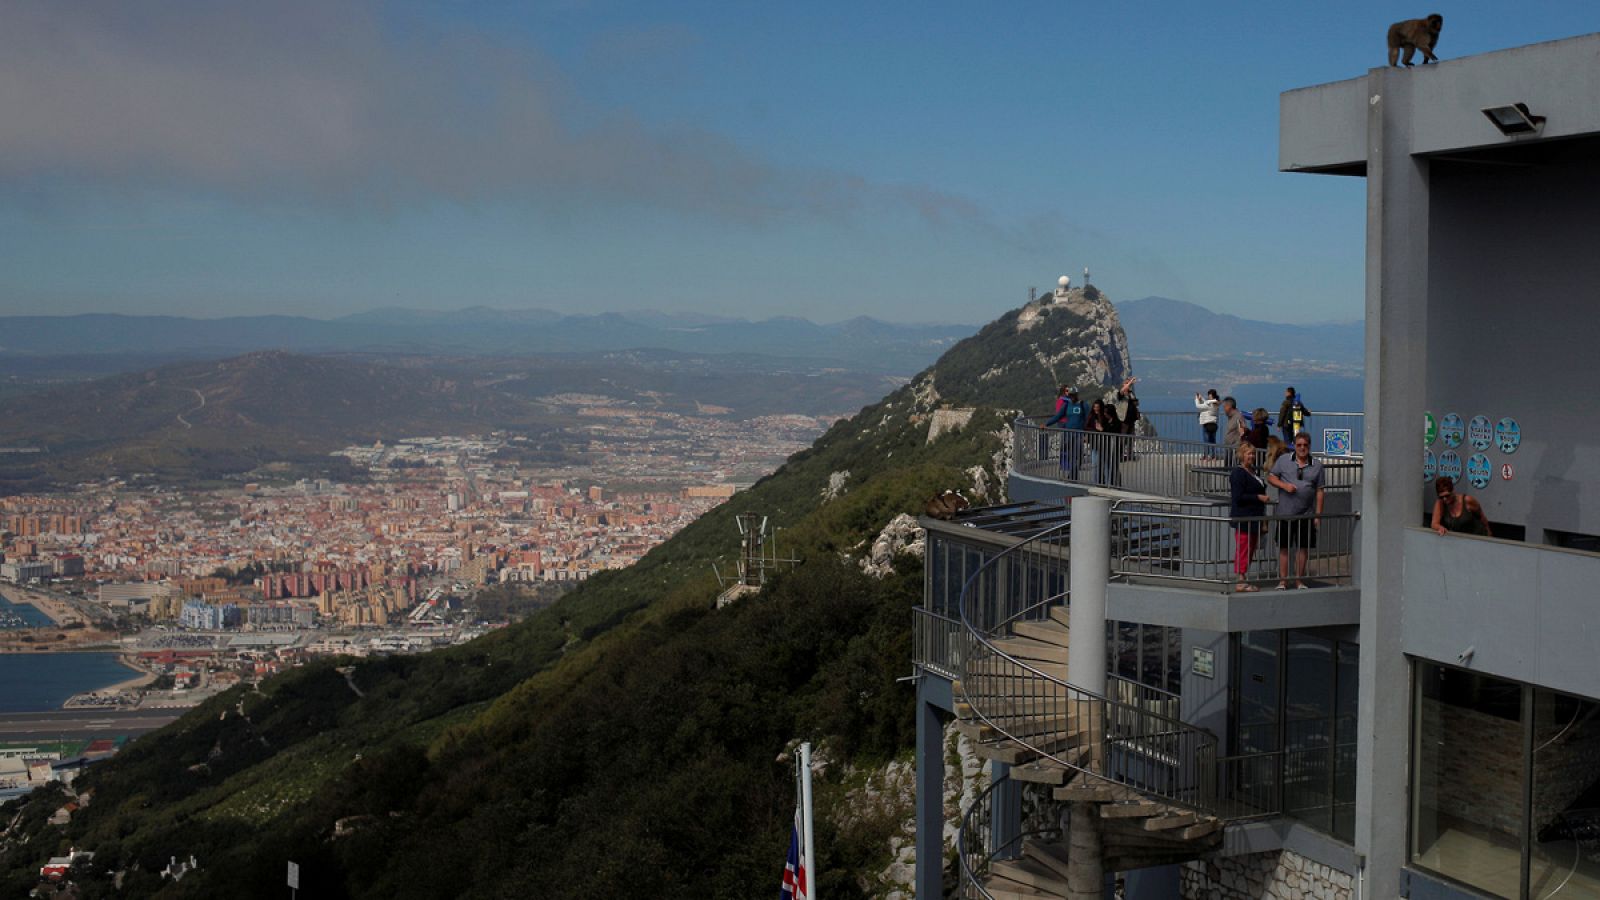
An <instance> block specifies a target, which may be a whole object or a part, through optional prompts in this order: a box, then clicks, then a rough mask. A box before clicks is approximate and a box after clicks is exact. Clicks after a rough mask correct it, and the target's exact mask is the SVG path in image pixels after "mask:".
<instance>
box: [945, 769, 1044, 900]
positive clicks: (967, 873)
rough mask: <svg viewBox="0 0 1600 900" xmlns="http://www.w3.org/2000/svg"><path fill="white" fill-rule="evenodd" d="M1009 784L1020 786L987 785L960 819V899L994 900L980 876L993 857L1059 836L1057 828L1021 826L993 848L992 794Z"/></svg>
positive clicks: (1005, 780) (1000, 782) (1008, 781)
mask: <svg viewBox="0 0 1600 900" xmlns="http://www.w3.org/2000/svg"><path fill="white" fill-rule="evenodd" d="M1010 784H1020V783H1019V782H1014V781H1012V780H1011V779H1009V778H1001V779H1000V780H998V781H993V782H990V784H989V786H988V787H986V788H984V789H983V793H981V794H979V795H978V797H977V799H976V800H973V801H972V805H971V806H968V807H967V808H966V810H965V811H964V812H963V813H962V815H961V827H960V828H958V829H956V860H957V862H958V864H959V866H960V868H961V886H962V891H961V895H962V896H963V897H965V898H967V900H994V895H993V894H991V893H989V891H988V889H987V888H985V887H984V886H983V876H984V875H986V874H988V871H989V864H990V863H991V862H993V861H994V859H995V858H996V857H998V856H1001V855H1002V854H1005V853H1008V852H1010V851H1011V850H1012V849H1013V848H1018V847H1021V846H1022V842H1023V841H1025V840H1027V839H1028V838H1031V837H1038V836H1041V835H1050V834H1055V835H1059V834H1060V833H1061V826H1060V825H1053V826H1052V825H1043V824H1038V825H1036V826H1035V827H1028V826H1027V825H1026V824H1024V826H1023V827H1021V828H1018V829H1017V833H1016V834H1014V835H1011V836H1009V837H1007V838H1006V839H1005V840H1003V841H1001V842H999V843H998V844H996V843H995V841H994V828H993V823H994V792H995V790H996V789H997V788H1000V787H1004V786H1007V785H1010ZM1022 787H1024V788H1025V787H1027V785H1022ZM1040 808H1042V807H1041V806H1039V805H1036V806H1035V809H1040Z"/></svg>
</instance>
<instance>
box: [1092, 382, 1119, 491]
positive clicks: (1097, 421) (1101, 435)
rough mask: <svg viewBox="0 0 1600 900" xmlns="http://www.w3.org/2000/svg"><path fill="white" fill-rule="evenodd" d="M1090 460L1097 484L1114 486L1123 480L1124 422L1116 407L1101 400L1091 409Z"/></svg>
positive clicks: (1095, 402)
mask: <svg viewBox="0 0 1600 900" xmlns="http://www.w3.org/2000/svg"><path fill="white" fill-rule="evenodd" d="M1086 428H1087V430H1088V431H1089V433H1090V436H1089V459H1090V460H1091V461H1092V463H1093V465H1094V480H1095V483H1096V484H1107V485H1113V484H1116V483H1117V482H1118V481H1120V480H1121V469H1122V466H1121V464H1120V463H1121V458H1122V448H1121V446H1120V444H1121V442H1122V440H1123V438H1121V437H1119V435H1121V434H1122V422H1121V421H1120V420H1119V419H1118V418H1117V410H1116V407H1114V406H1112V405H1111V404H1109V403H1106V402H1104V401H1101V400H1096V401H1094V405H1093V406H1091V407H1090V408H1089V423H1088V425H1087V426H1086Z"/></svg>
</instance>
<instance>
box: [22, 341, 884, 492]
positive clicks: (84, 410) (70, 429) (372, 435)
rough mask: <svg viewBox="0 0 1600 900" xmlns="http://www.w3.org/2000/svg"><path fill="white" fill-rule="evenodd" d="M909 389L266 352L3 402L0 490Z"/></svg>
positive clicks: (729, 368)
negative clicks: (553, 399)
mask: <svg viewBox="0 0 1600 900" xmlns="http://www.w3.org/2000/svg"><path fill="white" fill-rule="evenodd" d="M898 383H900V380H899V379H893V378H890V377H888V376H881V375H880V376H869V375H863V374H861V373H860V372H843V371H820V372H819V371H814V370H793V369H784V368H783V367H780V366H776V365H774V363H773V361H772V360H771V359H769V358H750V357H741V356H733V355H701V356H695V355H689V354H680V353H671V352H668V351H614V352H606V353H589V354H567V355H562V356H557V357H440V356H395V355H389V354H384V355H375V354H349V355H333V354H324V355H318V356H310V355H304V354H292V353H285V352H282V351H260V352H256V353H249V354H245V355H243V356H237V357H231V358H227V359H220V360H204V361H192V360H191V361H187V362H181V363H176V364H172V365H167V366H161V367H158V368H151V369H145V370H143V371H137V372H131V373H124V374H117V375H110V376H106V377H101V378H95V379H93V380H88V381H80V382H73V383H68V384H58V385H55V386H50V387H44V388H40V389H38V390H34V391H31V392H27V393H20V394H18V395H16V396H12V397H5V398H0V447H31V448H38V449H39V450H41V451H42V452H40V453H25V454H24V453H13V454H6V455H3V456H0V495H5V494H8V493H17V492H20V491H25V490H37V489H43V488H47V487H51V486H59V485H62V484H70V483H73V482H75V481H80V480H87V479H95V478H101V477H104V476H106V475H113V474H115V475H122V476H127V475H129V474H131V473H150V474H153V475H155V476H157V477H159V478H161V479H163V480H166V481H173V482H179V483H182V482H187V481H193V480H195V479H209V478H217V477H222V476H226V475H232V474H237V473H239V472H244V471H248V470H251V469H254V468H256V467H259V466H261V465H263V464H266V463H273V462H298V463H305V464H312V465H322V466H329V465H334V464H335V462H336V461H334V462H330V460H329V459H328V456H327V454H328V453H329V452H330V451H332V450H335V449H337V448H339V447H342V446H345V445H347V444H350V443H367V442H371V441H374V440H380V439H381V440H394V439H397V438H402V437H409V436H416V435H429V434H461V433H472V432H479V431H488V430H493V429H499V428H507V429H513V430H516V431H518V432H520V433H524V434H537V433H542V432H550V431H556V430H559V429H560V428H561V427H563V426H564V425H565V424H570V423H568V422H567V417H566V415H565V414H564V413H562V412H560V411H559V410H558V409H557V408H555V407H553V406H552V405H551V404H550V403H549V402H547V401H546V399H545V398H548V397H550V396H551V395H556V394H565V393H580V394H600V395H605V396H607V397H610V398H613V399H614V400H615V401H616V402H617V403H618V404H620V405H621V406H623V407H632V408H637V409H649V410H655V411H660V412H675V413H689V414H694V413H699V414H702V415H704V414H707V413H706V412H704V410H705V409H706V408H708V407H709V408H715V409H718V410H723V411H725V414H726V415H729V416H730V417H733V418H741V419H742V418H747V417H752V416H761V415H769V414H775V413H801V414H807V415H819V414H837V413H846V412H850V411H852V410H855V409H859V408H860V407H861V406H863V405H864V404H866V403H870V402H872V400H873V399H875V398H876V397H879V396H881V395H882V393H883V392H884V391H885V390H888V389H889V388H891V387H893V386H895V385H896V384H898Z"/></svg>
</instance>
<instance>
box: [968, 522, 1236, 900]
mask: <svg viewBox="0 0 1600 900" xmlns="http://www.w3.org/2000/svg"><path fill="white" fill-rule="evenodd" d="M1069 529H1070V523H1068V524H1063V525H1059V526H1057V527H1055V528H1052V529H1050V530H1048V531H1045V532H1043V533H1041V534H1039V535H1036V536H1034V537H1032V538H1030V539H1029V540H1027V541H1024V542H1022V543H1021V544H1018V545H1016V546H1013V547H1011V548H1010V549H1008V550H1006V551H1004V552H1002V553H1000V554H998V555H997V556H996V557H994V558H993V559H991V560H990V561H989V562H988V563H987V564H985V565H984V566H983V567H981V568H980V569H979V570H978V571H977V572H976V573H974V574H973V575H972V576H971V577H970V578H969V580H968V581H967V583H966V585H965V586H964V588H963V590H962V597H961V620H962V624H963V626H964V635H963V639H964V641H965V644H964V647H963V652H962V659H961V666H960V678H959V680H957V681H956V682H955V684H954V685H953V688H954V697H955V705H956V713H957V716H958V723H957V728H959V729H960V730H961V731H962V732H963V733H964V734H966V735H967V736H968V737H969V738H971V739H972V740H973V741H974V743H975V745H976V749H977V752H978V754H979V755H981V756H983V757H985V758H988V759H990V760H995V761H999V762H1003V763H1006V764H1007V765H1008V766H1009V767H1010V771H1009V775H1008V776H1007V777H1006V778H1004V779H1002V780H999V781H996V782H995V783H994V784H993V785H991V787H990V789H989V791H987V792H985V793H984V794H983V796H982V797H981V798H980V799H979V800H978V801H977V802H975V803H973V804H972V805H971V806H969V807H968V808H967V809H965V810H963V815H962V824H961V829H960V833H959V843H960V848H959V849H960V865H961V895H962V896H963V897H969V898H987V900H1021V898H1063V900H1082V898H1089V897H1096V898H1098V897H1100V896H1102V891H1103V883H1104V873H1109V872H1123V871H1128V870H1132V869H1138V868H1143V867H1147V866H1159V865H1168V864H1172V863H1178V862H1185V861H1188V860H1193V859H1197V858H1200V857H1202V856H1204V855H1206V854H1208V853H1210V852H1212V851H1214V850H1216V849H1217V848H1218V847H1219V846H1220V844H1221V841H1222V829H1223V825H1224V823H1225V822H1226V821H1228V820H1229V819H1230V818H1232V816H1230V815H1229V810H1228V808H1227V804H1226V803H1224V802H1223V800H1222V798H1221V797H1220V796H1219V791H1218V785H1217V782H1218V774H1219V773H1218V765H1217V762H1218V758H1217V740H1216V737H1215V736H1214V735H1213V734H1212V733H1211V732H1209V731H1206V730H1204V729H1200V728H1196V727H1194V726H1192V725H1188V724H1185V723H1183V722H1181V721H1178V720H1177V719H1173V718H1170V717H1168V716H1165V715H1161V714H1159V713H1157V712H1154V711H1152V710H1149V709H1146V708H1145V707H1143V706H1140V705H1138V704H1131V703H1127V702H1123V701H1121V700H1117V699H1112V698H1110V697H1107V696H1102V695H1100V694H1096V693H1093V692H1091V691H1087V690H1084V689H1082V688H1080V687H1077V686H1074V685H1073V684H1071V683H1069V682H1068V680H1067V669H1068V665H1067V664H1068V658H1069V654H1070V645H1071V622H1070V616H1069V612H1068V610H1069V606H1068V603H1067V600H1068V591H1067V577H1066V576H1067V572H1066V568H1067V562H1066V561H1067V555H1068V554H1067V549H1068V548H1067V542H1068V539H1069V535H1070V531H1069ZM1007 804H1011V805H1012V806H1011V807H1010V808H1006V806H1007ZM997 809H1002V810H1003V811H1002V812H1000V813H997V812H996V810H997Z"/></svg>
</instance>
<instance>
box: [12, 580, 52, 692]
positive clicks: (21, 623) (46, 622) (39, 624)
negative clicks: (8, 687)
mask: <svg viewBox="0 0 1600 900" xmlns="http://www.w3.org/2000/svg"><path fill="white" fill-rule="evenodd" d="M53 624H55V623H54V622H52V621H50V617H49V616H47V615H45V614H44V613H42V612H40V611H39V610H38V609H36V608H35V607H34V606H33V604H31V603H12V602H11V601H10V600H7V599H6V598H5V597H4V596H3V595H0V628H48V627H49V626H51V625H53ZM0 683H3V682H0Z"/></svg>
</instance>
